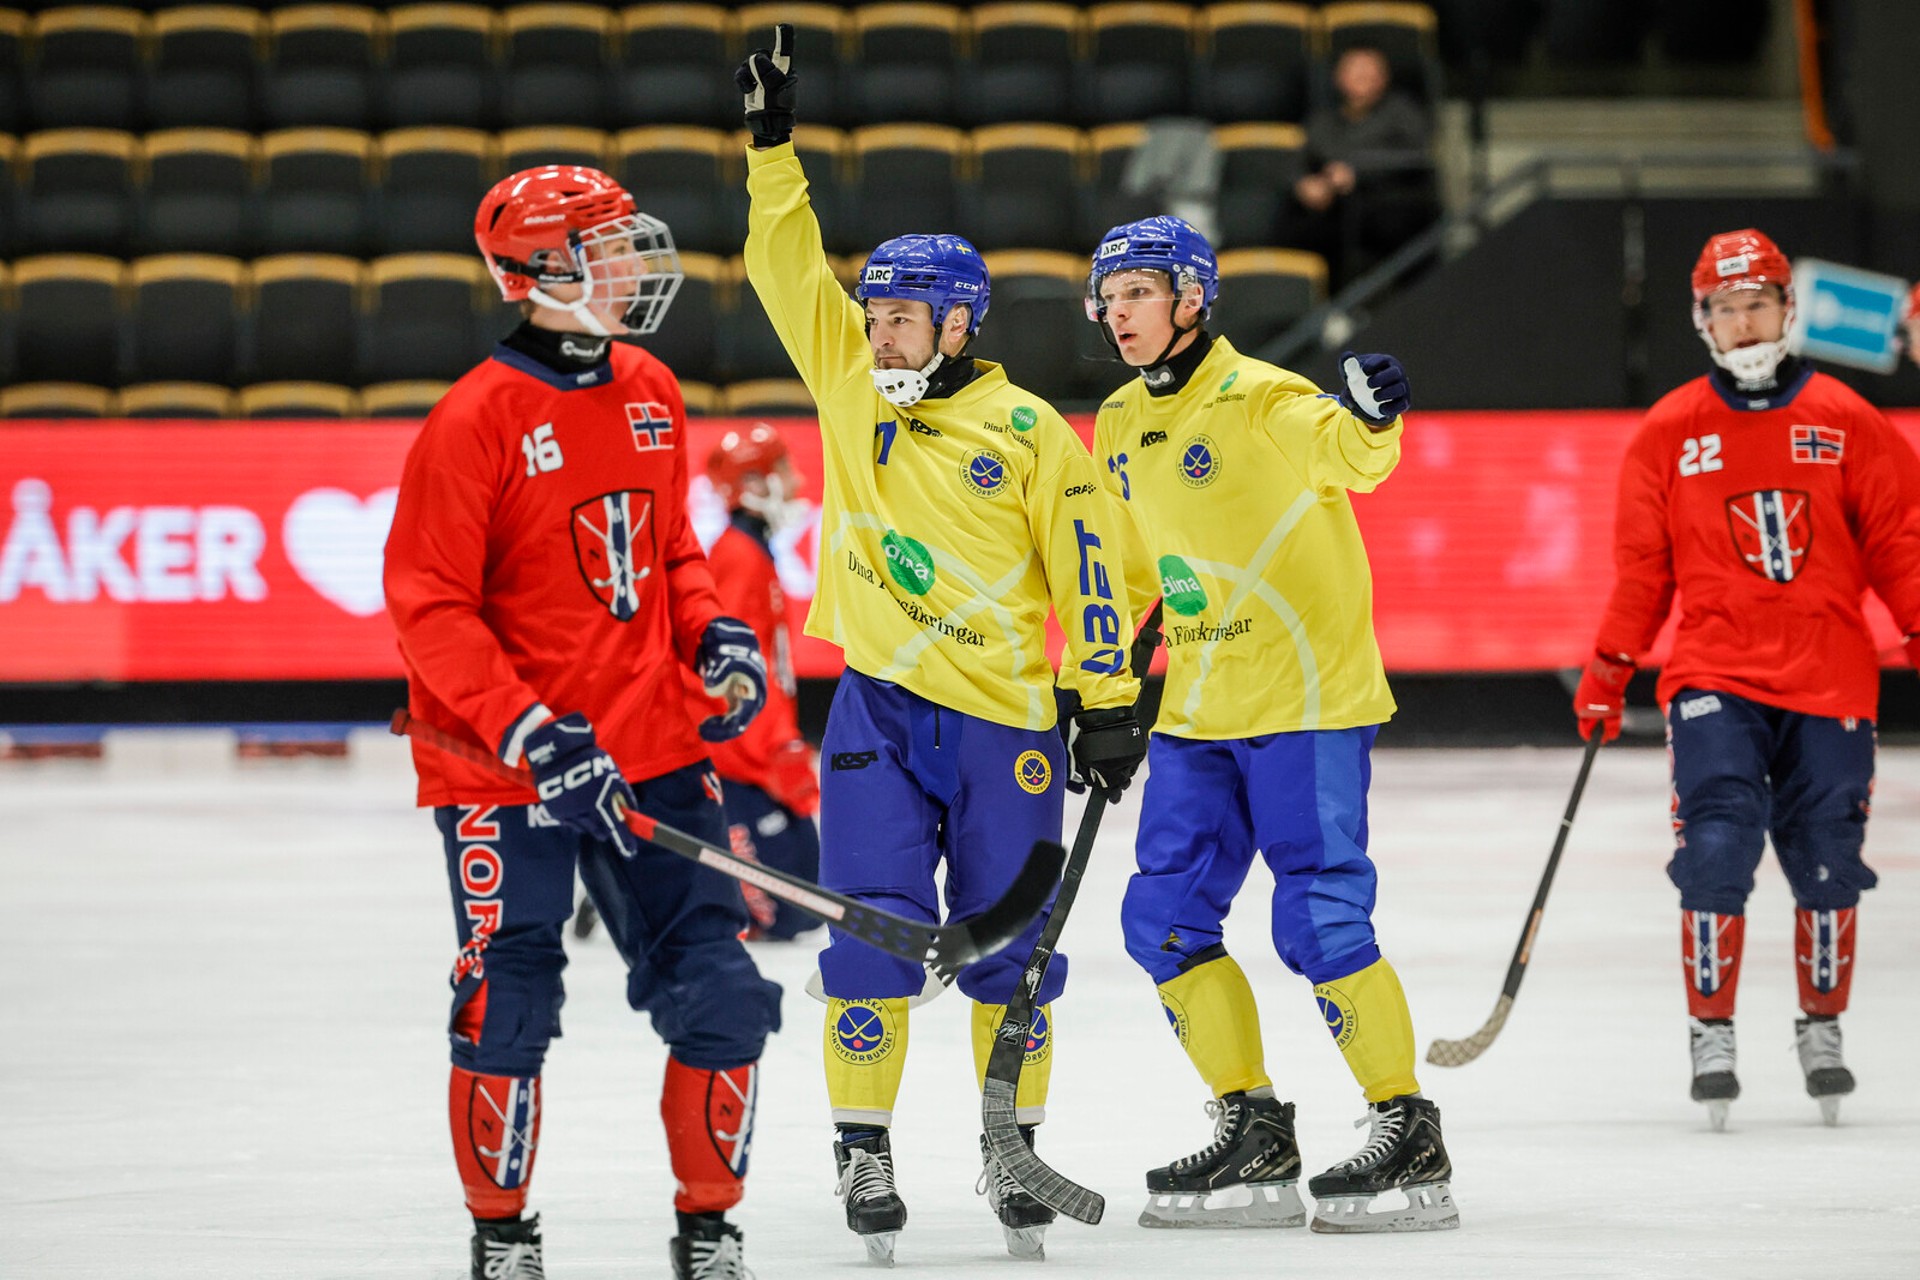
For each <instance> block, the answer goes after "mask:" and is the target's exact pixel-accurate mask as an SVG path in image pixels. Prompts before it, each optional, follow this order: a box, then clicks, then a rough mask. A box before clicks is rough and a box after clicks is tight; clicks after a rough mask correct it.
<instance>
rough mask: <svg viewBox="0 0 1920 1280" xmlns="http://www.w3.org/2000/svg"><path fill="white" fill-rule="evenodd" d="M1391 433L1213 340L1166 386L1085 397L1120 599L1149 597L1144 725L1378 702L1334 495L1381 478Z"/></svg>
mask: <svg viewBox="0 0 1920 1280" xmlns="http://www.w3.org/2000/svg"><path fill="white" fill-rule="evenodd" d="M1402 428H1403V424H1402V423H1400V422H1398V421H1396V422H1395V423H1394V424H1393V426H1392V427H1390V428H1388V429H1387V430H1385V431H1380V432H1373V431H1369V430H1368V429H1367V427H1366V424H1365V423H1363V422H1361V421H1360V420H1359V419H1357V418H1355V417H1354V416H1353V415H1352V414H1350V413H1348V412H1347V411H1346V410H1345V409H1343V408H1341V407H1340V403H1339V401H1338V400H1336V399H1334V398H1333V397H1331V396H1323V395H1321V394H1320V390H1319V388H1318V387H1316V386H1314V385H1313V384H1312V383H1311V382H1309V381H1307V380H1306V379H1305V378H1302V377H1300V376H1299V375H1298V374H1293V373H1288V372H1287V371H1286V370H1284V369H1279V368H1276V367H1274V366H1273V365H1270V364H1268V363H1266V362H1265V361H1262V360H1254V359H1250V358H1249V357H1247V356H1243V355H1241V354H1240V353H1239V352H1237V351H1235V350H1234V349H1233V347H1232V346H1231V345H1229V344H1228V343H1227V342H1226V340H1225V339H1222V338H1215V339H1214V340H1213V346H1212V349H1211V350H1209V351H1208V352H1207V354H1206V357H1205V358H1204V359H1203V360H1201V362H1200V365H1199V367H1198V368H1197V369H1195V370H1194V373H1193V376H1192V377H1191V378H1190V379H1189V380H1188V382H1187V385H1186V386H1184V387H1182V388H1181V389H1180V390H1179V391H1177V392H1175V393H1174V394H1172V395H1168V396H1159V397H1155V396H1150V395H1148V394H1147V387H1146V383H1145V382H1144V381H1143V380H1141V379H1139V378H1135V379H1134V380H1133V381H1132V382H1130V383H1128V384H1127V385H1126V386H1124V387H1122V388H1121V389H1120V390H1119V391H1117V392H1115V393H1114V394H1113V395H1112V396H1111V397H1109V398H1108V400H1107V402H1106V403H1105V404H1103V405H1102V406H1101V407H1100V417H1099V421H1098V425H1097V427H1096V429H1095V438H1094V452H1095V454H1096V455H1097V456H1098V457H1099V458H1100V459H1101V461H1102V464H1103V467H1104V470H1105V475H1103V476H1102V481H1103V483H1105V484H1106V486H1107V488H1108V490H1109V491H1110V492H1111V493H1113V494H1114V496H1115V497H1117V498H1119V499H1120V500H1121V502H1122V504H1123V505H1124V507H1125V508H1126V510H1127V511H1128V513H1129V514H1130V515H1131V516H1132V518H1133V529H1134V531H1135V532H1136V533H1137V535H1138V539H1139V540H1138V542H1135V541H1132V540H1131V538H1132V535H1129V538H1130V540H1129V541H1128V543H1127V545H1126V548H1125V550H1126V557H1127V566H1128V571H1129V572H1128V579H1127V585H1128V593H1129V595H1130V596H1131V598H1132V604H1133V607H1134V609H1135V610H1136V611H1138V610H1140V609H1141V608H1143V607H1144V605H1145V603H1146V602H1148V601H1150V600H1152V598H1153V597H1154V596H1160V597H1161V598H1162V599H1163V600H1164V601H1165V604H1166V614H1165V621H1164V629H1165V631H1166V637H1167V663H1168V666H1167V686H1166V691H1165V694H1164V696H1163V697H1162V699H1161V702H1160V719H1159V722H1158V724H1156V725H1155V728H1156V729H1157V730H1159V731H1163V732H1166V733H1170V734H1173V735H1175V736H1178V737H1182V738H1205V739H1219V738H1251V737H1255V736H1258V735H1260V734H1263V733H1284V732H1290V731H1295V730H1301V729H1345V728H1351V727H1353V726H1355V725H1364V724H1379V723H1381V722H1383V721H1385V720H1386V719H1387V718H1388V717H1389V716H1391V715H1392V714H1393V710H1394V706H1393V695H1392V694H1391V693H1390V692H1388V690H1387V678H1386V673H1385V671H1384V670H1383V669H1382V668H1381V665H1380V649H1379V646H1378V645H1377V644H1376V643H1375V642H1374V638H1373V577H1372V574H1371V572H1370V570H1369V569H1368V566H1367V549H1366V546H1365V544H1363V543H1362V542H1361V540H1360V527H1359V525H1358V524H1357V523H1355V521H1354V517H1353V506H1352V504H1351V503H1350V502H1349V501H1348V500H1347V491H1348V490H1356V491H1358V492H1361V493H1365V492H1367V491H1369V490H1371V489H1372V488H1373V487H1374V486H1375V485H1377V484H1379V483H1380V481H1382V480H1384V479H1386V477H1387V474H1388V473H1389V472H1391V471H1392V470H1393V468H1394V466H1395V464H1396V463H1398V462H1399V460H1400V434H1401V431H1402Z"/></svg>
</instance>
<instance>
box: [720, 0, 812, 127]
mask: <svg viewBox="0 0 1920 1280" xmlns="http://www.w3.org/2000/svg"><path fill="white" fill-rule="evenodd" d="M733 82H734V84H736V85H738V86H739V87H740V92H741V93H744V94H746V95H747V128H749V129H751V130H752V131H753V145H754V148H755V150H759V151H765V150H766V149H767V148H768V147H777V146H779V145H780V144H781V143H783V142H786V141H789V140H790V139H792V137H793V97H794V92H793V91H794V87H795V86H796V85H798V84H799V83H800V75H799V73H798V72H796V71H794V70H793V24H792V23H791V22H782V23H780V24H779V25H777V26H775V27H774V29H773V52H772V53H768V52H767V51H766V50H765V49H755V50H754V51H753V52H752V53H750V54H748V55H747V60H746V61H745V62H743V63H741V64H740V65H739V66H738V67H737V68H735V70H734V73H733Z"/></svg>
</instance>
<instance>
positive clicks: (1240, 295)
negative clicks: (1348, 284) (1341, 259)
mask: <svg viewBox="0 0 1920 1280" xmlns="http://www.w3.org/2000/svg"><path fill="white" fill-rule="evenodd" d="M1326 296H1327V263H1326V259H1324V258H1322V257H1321V256H1320V255H1319V254H1317V253H1306V252H1303V251H1302V250H1299V249H1230V250H1228V251H1226V252H1224V253H1222V254H1221V255H1220V296H1219V297H1218V298H1216V299H1215V300H1214V304H1213V313H1212V317H1211V319H1210V320H1209V322H1208V327H1209V328H1210V329H1212V330H1213V331H1214V332H1215V333H1224V334H1225V335H1227V337H1228V338H1229V339H1231V340H1232V342H1233V345H1234V346H1235V347H1236V348H1237V349H1239V350H1241V351H1244V352H1247V353H1248V354H1249V355H1251V354H1255V353H1257V352H1258V351H1259V350H1260V349H1261V348H1262V347H1264V346H1266V345H1267V344H1268V343H1269V342H1272V341H1273V340H1274V339H1275V338H1277V337H1279V336H1280V335H1281V334H1283V333H1285V332H1286V331H1287V330H1288V329H1290V328H1292V327H1293V325H1294V324H1295V322H1297V321H1298V320H1300V318H1301V317H1303V316H1305V315H1306V314H1307V312H1309V311H1311V310H1313V308H1314V307H1316V306H1318V305H1319V304H1320V303H1321V302H1322V301H1324V300H1325V298H1326Z"/></svg>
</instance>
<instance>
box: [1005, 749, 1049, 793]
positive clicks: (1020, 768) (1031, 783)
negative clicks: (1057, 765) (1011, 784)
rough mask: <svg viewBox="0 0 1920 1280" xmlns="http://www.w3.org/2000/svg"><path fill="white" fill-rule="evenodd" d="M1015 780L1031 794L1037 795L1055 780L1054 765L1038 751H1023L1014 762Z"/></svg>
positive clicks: (1022, 788) (1023, 789)
mask: <svg viewBox="0 0 1920 1280" xmlns="http://www.w3.org/2000/svg"><path fill="white" fill-rule="evenodd" d="M1013 780H1014V781H1015V782H1017V783H1019V784H1020V789H1021V790H1022V791H1024V792H1026V793H1027V794H1028V795H1030V796H1037V795H1039V794H1040V793H1041V792H1042V791H1045V790H1046V789H1047V784H1048V783H1050V782H1052V781H1053V766H1052V765H1050V764H1048V763H1047V758H1046V757H1045V756H1044V755H1041V754H1040V753H1039V752H1038V751H1022V752H1021V753H1020V755H1019V757H1018V758H1016V759H1015V760H1014V762H1013Z"/></svg>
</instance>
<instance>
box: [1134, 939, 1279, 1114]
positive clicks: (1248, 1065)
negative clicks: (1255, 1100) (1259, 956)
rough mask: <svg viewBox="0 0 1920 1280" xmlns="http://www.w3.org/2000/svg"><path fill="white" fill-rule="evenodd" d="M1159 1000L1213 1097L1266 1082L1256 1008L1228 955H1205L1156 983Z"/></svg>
mask: <svg viewBox="0 0 1920 1280" xmlns="http://www.w3.org/2000/svg"><path fill="white" fill-rule="evenodd" d="M1160 1003H1161V1005H1162V1006H1163V1007H1164V1008H1165V1009H1166V1012H1167V1021H1168V1022H1170V1023H1172V1024H1173V1034H1174V1035H1176V1036H1178V1037H1179V1038H1180V1047H1181V1048H1182V1049H1185V1050H1186V1051H1187V1057H1188V1059H1189V1060H1191V1061H1192V1063H1193V1067H1194V1070H1196V1071H1198V1072H1199V1073H1200V1078H1201V1079H1202V1080H1205V1081H1206V1082H1207V1088H1208V1089H1210V1090H1212V1091H1213V1096H1214V1097H1216V1098H1223V1097H1225V1096H1226V1095H1227V1094H1229V1093H1239V1092H1243V1091H1245V1090H1248V1089H1258V1088H1260V1087H1261V1086H1263V1085H1264V1086H1267V1087H1272V1084H1273V1081H1271V1080H1269V1079H1268V1078H1267V1065H1266V1050H1265V1048H1264V1047H1263V1046H1262V1044H1261V1042H1260V1010H1259V1008H1258V1007H1257V1006H1255V1004H1254V1003H1253V988H1252V987H1251V986H1249V985H1247V975H1246V974H1245V973H1243V972H1241V970H1240V965H1239V963H1238V962H1237V961H1235V960H1234V958H1233V957H1232V956H1229V955H1222V956H1220V957H1219V958H1218V959H1215V960H1208V961H1206V962H1205V963H1203V964H1198V965H1195V966H1194V967H1193V968H1191V969H1189V970H1187V971H1186V972H1185V973H1180V974H1175V975H1174V976H1173V977H1172V978H1169V979H1168V980H1167V981H1165V982H1163V983H1161V984H1160Z"/></svg>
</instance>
